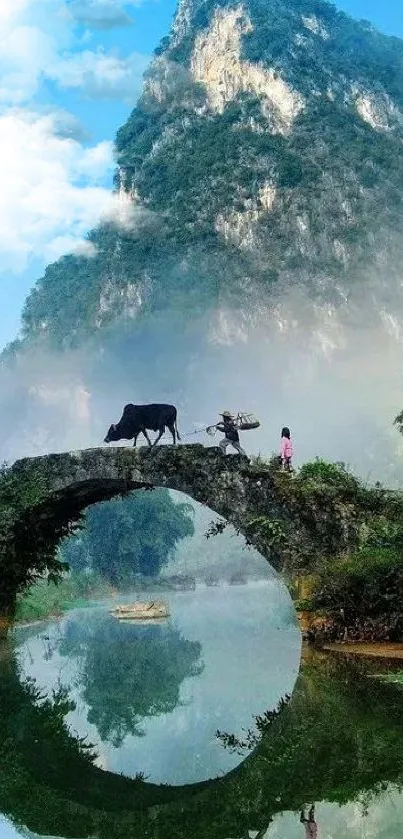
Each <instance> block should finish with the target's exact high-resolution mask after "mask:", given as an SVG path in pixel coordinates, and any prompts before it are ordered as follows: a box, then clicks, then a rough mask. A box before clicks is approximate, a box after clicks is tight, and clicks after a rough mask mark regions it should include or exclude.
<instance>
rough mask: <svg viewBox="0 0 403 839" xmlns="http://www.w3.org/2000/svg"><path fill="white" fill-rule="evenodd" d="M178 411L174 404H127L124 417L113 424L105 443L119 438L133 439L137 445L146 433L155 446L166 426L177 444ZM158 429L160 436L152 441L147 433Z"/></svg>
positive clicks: (149, 443)
mask: <svg viewBox="0 0 403 839" xmlns="http://www.w3.org/2000/svg"><path fill="white" fill-rule="evenodd" d="M176 417H177V411H176V408H175V407H174V406H173V405H125V407H124V409H123V414H122V419H121V420H119V422H118V423H117V424H116V425H111V427H110V429H109V431H108V433H107V435H106V437H105V443H112V442H113V443H116V442H117V441H118V440H132V439H133V446H135V445H136V442H137V437H138V436H139V434H140V433H141V434H144V437H145V438H146V440H147V443H148V445H149V446H155V445H156V444H157V443H158V440H160V439H161V437H162V435H163V433H164V431H165V427H168V428H169V430H170V432H171V434H172V437H173V441H174V445H176V438H178V440H180V436H179V432H178V426H177V422H176ZM147 429H149V430H150V431H158V432H159V434H158V437H157V439H156V440H154V443H151V440H150V438H149V436H148V434H147Z"/></svg>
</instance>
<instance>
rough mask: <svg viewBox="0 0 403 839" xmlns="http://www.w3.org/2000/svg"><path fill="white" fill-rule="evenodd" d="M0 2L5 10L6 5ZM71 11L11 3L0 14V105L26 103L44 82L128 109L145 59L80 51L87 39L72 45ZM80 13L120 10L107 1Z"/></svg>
mask: <svg viewBox="0 0 403 839" xmlns="http://www.w3.org/2000/svg"><path fill="white" fill-rule="evenodd" d="M2 2H6V3H10V6H11V0H2ZM80 4H81V0H80ZM74 8H76V7H75V6H73V7H72V6H71V4H66V3H63V2H61V0H17V3H16V8H15V9H13V10H11V8H7V14H6V13H5V12H4V10H3V9H2V10H0V105H1V104H7V105H21V104H24V103H25V102H28V101H30V100H31V99H32V97H33V96H35V94H36V93H37V92H38V91H39V89H40V86H41V84H42V82H43V81H46V79H50V80H52V81H56V82H57V84H58V85H59V87H60V88H80V89H81V90H82V91H83V92H84V93H85V94H86V95H87V96H90V97H97V98H100V97H102V98H114V99H122V100H124V101H128V100H129V101H130V104H133V102H134V100H135V98H136V96H137V95H138V93H139V89H140V85H141V80H142V76H143V72H144V70H145V68H146V66H147V64H148V61H149V58H148V56H146V55H142V54H139V53H132V54H131V55H128V56H125V57H123V58H122V57H121V56H119V55H117V54H115V53H111V54H109V53H106V52H104V51H102V50H100V49H96V50H90V49H86V50H85V51H83V50H82V45H83V42H85V41H87V40H88V38H84V39H83V38H81V40H79V39H78V35H77V32H76V30H75V22H76V18H75V17H74V16H73V13H72V11H71V10H72V9H73V10H74ZM77 8H78V6H77ZM85 8H87V10H88V9H92V10H93V12H94V14H95V11H96V9H98V11H100V13H101V12H102V14H104V13H105V9H106V8H110V10H111V12H112V11H114V12H117V11H119V9H120V4H118V3H114V2H112V0H108V2H107V3H106V4H105V3H102V4H99V3H95V2H93V3H91V4H90V5H88V4H87V6H86V7H85V6H84V10H85Z"/></svg>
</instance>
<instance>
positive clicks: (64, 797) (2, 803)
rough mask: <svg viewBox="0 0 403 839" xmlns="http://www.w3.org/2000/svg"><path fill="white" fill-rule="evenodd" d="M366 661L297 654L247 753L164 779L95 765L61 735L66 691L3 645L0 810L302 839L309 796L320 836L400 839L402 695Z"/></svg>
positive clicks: (117, 833) (165, 832)
mask: <svg viewBox="0 0 403 839" xmlns="http://www.w3.org/2000/svg"><path fill="white" fill-rule="evenodd" d="M369 666H370V667H371V668H373V669H374V671H375V669H376V665H375V664H371V665H365V666H364V665H363V664H362V663H360V664H359V665H357V664H355V663H354V662H349V661H345V660H344V659H341V660H340V661H339V660H335V659H334V658H331V657H327V656H318V655H315V656H312V655H311V656H310V657H307V658H305V660H304V663H303V669H302V672H301V674H300V677H299V679H298V682H297V686H296V690H295V692H294V695H293V698H292V700H291V701H290V702H289V703H285V704H283V706H282V709H281V711H280V712H279V713H278V714H272V715H271V717H270V718H269V717H268V719H267V725H266V729H265V730H263V729H262V732H261V733H262V738H261V742H260V744H259V746H258V748H257V749H256V750H255V751H254V752H253V753H252V754H251V756H250V757H249V759H248V760H246V761H245V762H244V763H242V764H241V766H239V768H238V769H237V770H236V771H235V772H233V773H231V774H229V775H227V776H226V777H224V778H220V779H218V780H216V781H213V782H211V783H207V784H204V785H200V786H193V787H186V788H184V787H175V788H172V787H164V786H152V785H150V784H147V783H142V782H141V781H130V780H128V779H125V778H123V777H119V776H118V775H116V774H111V773H110V772H107V771H101V770H99V769H97V768H96V767H95V766H94V765H93V763H92V760H91V755H90V754H88V750H86V749H85V747H84V744H83V743H80V741H79V740H78V739H77V738H73V737H72V736H71V735H69V733H68V730H67V727H66V724H65V723H66V714H67V715H68V713H67V705H66V697H65V696H63V693H62V692H60V691H59V693H58V694H55V696H54V697H53V698H52V699H47V700H41V699H40V697H39V696H38V693H37V690H36V688H35V686H34V685H33V684H32V683H30V682H26V681H25V682H24V681H21V674H20V673H19V672H18V667H17V664H16V659H15V657H14V656H13V655H12V650H11V649H10V650H9V655H8V657H6V656H3V660H2V662H1V678H0V774H1V784H0V811H2V812H3V813H4V814H6V815H7V816H8V817H10V818H11V817H12V818H13V819H14V822H15V824H16V825H18V824H25V825H27V826H28V828H29V829H30V830H32V831H34V832H35V833H37V834H40V835H43V836H56V835H60V836H64V837H66V839H67V837H76V839H79V837H85V838H86V839H87V837H90V836H94V835H97V836H99V837H100V839H123V838H124V839H127V836H128V835H130V836H131V837H132V839H144V836H147V837H150V839H157V837H160V836H164V839H189V836H192V837H194V839H205V837H206V836H208V837H209V839H229V837H233V839H234V838H238V839H243V837H244V836H247V835H249V833H248V832H250V835H255V833H253V832H257V831H260V837H261V839H262V837H263V836H264V837H266V839H280V838H281V839H283V837H284V836H286V837H287V839H304V832H305V827H306V825H305V824H301V821H300V817H301V809H302V808H303V807H304V806H305V815H306V817H307V818H308V817H309V813H308V810H309V807H310V805H311V802H315V821H316V824H317V827H318V839H324V837H325V838H326V839H362V837H363V836H365V837H366V839H375V837H376V839H401V825H402V821H403V792H402V790H403V749H402V742H403V741H402V736H403V721H402V714H401V707H402V693H401V690H400V689H399V688H397V687H396V686H394V685H389V684H383V683H382V682H381V681H380V680H379V679H378V678H374V677H375V676H376V675H377V674H376V673H375V672H374V673H370V676H368V667H369ZM390 667H391V668H393V667H394V668H396V663H395V664H393V665H392V664H390ZM384 668H385V664H384V663H382V669H384ZM197 678H202V674H201V676H200V677H197ZM196 681H197V679H196ZM221 748H223V747H222V746H221ZM16 831H17V835H24V834H23V833H21V834H20V832H19V829H18V828H16ZM11 835H13V834H11Z"/></svg>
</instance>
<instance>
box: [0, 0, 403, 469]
mask: <svg viewBox="0 0 403 839" xmlns="http://www.w3.org/2000/svg"><path fill="white" fill-rule="evenodd" d="M402 114H403V45H402V42H401V41H399V40H398V39H396V38H387V37H385V36H382V35H380V34H378V33H377V32H376V31H374V30H373V29H372V28H371V27H370V26H369V25H368V24H365V23H362V22H360V23H358V22H355V21H353V20H352V19H351V18H349V17H348V16H347V15H345V14H343V13H342V12H338V11H337V10H336V8H335V7H334V6H332V5H330V4H329V3H327V2H324V0H270V2H268V0H243V2H232V1H231V0H220V2H218V3H217V2H216V0H204V1H203V2H201V0H181V2H180V4H179V8H178V11H177V15H176V18H175V21H174V24H173V28H172V32H171V33H170V35H169V36H167V37H166V38H165V39H163V41H162V43H161V45H160V47H159V48H158V49H157V50H156V54H155V57H154V60H153V62H152V64H151V66H150V68H149V70H148V71H147V73H146V77H145V83H144V90H143V94H142V96H141V98H140V100H139V102H138V105H137V107H136V108H135V109H134V110H133V112H132V114H131V115H130V117H129V119H128V120H127V122H126V124H125V125H124V126H123V127H122V128H121V129H120V130H119V132H118V135H117V140H116V152H117V162H118V168H117V173H116V197H117V202H118V209H117V213H116V218H115V220H114V221H113V222H112V221H109V222H106V221H103V222H102V223H101V224H100V225H99V227H98V228H96V229H95V230H93V231H91V232H90V233H89V235H88V247H87V249H86V253H81V254H75V255H68V256H66V257H63V258H62V259H60V260H59V261H58V262H57V263H54V264H53V265H50V266H49V267H48V268H47V269H46V272H45V276H44V277H43V278H41V279H40V280H39V281H38V283H37V285H36V287H35V289H34V290H33V291H32V293H31V294H30V296H29V298H28V300H27V302H26V306H25V311H24V315H23V330H22V340H21V342H17V344H16V345H15V346H14V348H12V349H11V350H10V353H11V355H13V354H14V360H15V364H16V366H17V375H15V374H14V375H13V377H12V381H11V382H7V383H6V384H3V383H2V386H1V388H0V389H1V391H2V393H5V394H8V393H9V392H10V391H11V394H12V396H11V399H9V401H8V403H7V405H5V406H3V407H2V415H5V414H6V411H7V410H8V411H9V412H10V413H11V414H12V416H13V419H14V417H15V416H18V417H21V424H20V427H18V428H16V426H15V422H13V423H7V428H6V429H5V432H4V434H3V438H5V440H4V442H6V441H8V439H9V438H11V443H10V444H8V443H7V446H6V451H5V455H4V456H5V457H6V458H7V459H8V460H11V459H14V458H15V457H16V456H17V454H18V452H21V450H22V441H24V449H23V451H24V453H25V452H27V453H28V452H30V451H32V450H33V449H32V446H31V441H32V437H34V440H35V446H36V448H35V449H34V451H41V452H43V451H46V450H49V449H50V448H52V449H53V450H54V448H55V447H57V446H59V445H60V448H61V449H66V448H72V447H73V446H77V447H80V446H83V447H86V446H87V445H91V444H93V443H94V442H95V441H96V440H98V439H102V437H98V436H97V432H98V429H97V430H96V432H95V433H94V431H93V429H94V424H95V422H97V419H98V417H99V415H100V413H101V412H102V417H104V416H105V417H106V414H107V411H106V409H105V411H103V409H104V406H105V404H106V403H107V398H106V396H105V395H104V394H105V393H106V391H107V394H108V397H109V398H110V402H111V403H112V402H113V404H119V406H120V404H122V402H121V400H123V399H124V400H125V401H126V402H127V401H128V400H134V401H147V400H148V401H154V400H161V401H162V400H166V401H170V402H171V401H175V402H176V403H177V404H178V407H180V409H181V413H182V415H183V413H184V410H185V409H186V413H187V419H186V422H189V423H193V421H195V420H199V419H201V420H202V421H204V418H205V419H206V421H208V420H209V418H208V416H206V414H207V413H208V412H210V409H211V408H213V409H214V415H215V413H216V411H217V410H218V409H219V405H218V402H219V401H220V400H221V399H222V398H225V401H226V402H227V403H228V406H229V407H232V404H234V401H235V399H236V400H238V398H239V399H241V397H242V403H243V404H242V405H240V407H241V408H243V407H244V406H245V407H246V408H249V407H250V409H251V410H255V411H256V412H257V413H258V414H260V413H261V414H262V415H264V414H265V413H266V414H267V413H268V412H269V411H270V412H272V410H273V408H272V404H273V399H271V395H270V390H271V391H274V392H275V393H276V395H277V396H278V398H279V399H281V397H282V395H283V393H284V399H283V402H282V404H281V408H279V411H278V415H277V414H276V416H275V425H276V426H277V424H278V425H279V429H280V428H281V424H283V422H284V421H286V422H289V420H288V419H287V416H284V414H289V415H290V414H292V416H295V418H296V422H298V424H299V427H300V428H299V433H300V436H301V435H302V433H303V430H304V428H303V426H306V425H307V424H308V423H311V422H312V417H311V416H310V417H308V418H307V417H306V414H305V416H304V417H303V415H304V413H305V407H306V404H307V400H306V397H305V394H304V392H302V390H303V386H304V385H303V384H302V385H301V381H303V379H304V378H306V379H307V380H308V388H312V387H313V386H314V385H315V384H316V379H315V370H313V372H312V368H314V366H315V364H317V365H320V364H322V368H323V367H325V366H326V365H327V363H328V360H329V359H330V360H331V361H333V360H335V363H337V360H338V358H339V357H340V356H341V357H342V362H341V363H342V364H345V366H346V369H347V373H348V374H349V375H350V371H352V373H351V378H352V382H351V386H350V392H349V393H348V395H346V399H345V404H343V405H342V406H340V405H339V402H340V400H338V401H337V402H336V400H335V402H336V404H335V405H333V410H335V409H336V410H339V412H340V417H339V421H338V423H337V422H335V423H334V424H335V426H336V428H337V426H342V427H344V425H345V426H347V427H348V433H346V434H344V438H345V440H350V439H351V440H352V438H353V437H354V435H357V437H358V445H357V444H356V443H355V441H354V440H352V442H351V447H350V448H349V450H348V451H346V447H347V444H345V445H344V446H343V447H341V446H340V448H338V449H337V451H335V450H334V448H332V446H333V442H332V440H331V441H330V442H329V444H328V443H327V437H326V433H323V434H322V438H321V440H320V447H319V451H320V453H321V454H323V455H324V456H325V457H328V458H329V459H337V460H344V461H345V462H348V463H352V464H353V466H354V468H359V469H360V471H361V472H362V473H363V474H368V472H371V473H372V474H374V471H375V469H376V467H375V469H374V460H375V459H378V458H379V459H380V458H381V457H383V455H384V453H385V452H387V451H389V450H390V449H392V451H391V456H390V458H389V459H388V462H387V463H386V464H385V469H383V468H382V471H381V470H378V471H377V472H376V475H377V477H380V478H382V479H383V480H384V479H385V475H386V474H387V469H388V467H389V465H390V464H391V463H392V464H393V466H394V464H395V463H396V461H397V457H396V454H395V451H393V449H394V448H395V446H394V444H393V442H392V443H391V442H390V441H389V440H385V439H384V438H383V439H382V441H381V444H380V445H379V448H378V449H377V450H376V453H375V455H374V454H373V448H374V440H375V441H376V440H379V439H380V435H381V433H382V434H383V433H384V431H383V430H382V431H381V428H382V429H385V426H386V425H387V424H389V422H390V421H391V418H392V417H393V415H394V413H396V410H395V409H396V408H397V407H398V403H397V402H396V396H395V393H396V388H397V385H396V381H395V379H394V375H393V373H392V372H391V371H393V369H394V367H396V368H397V365H398V364H399V363H400V358H401V352H400V349H399V342H401V340H402V336H403V286H402V284H401V268H400V266H401V264H402V258H403V244H402V243H403V235H402V233H403V210H402V207H403V202H402V196H403V155H402V141H403V116H402ZM364 330H365V333H364ZM363 333H364V337H362V335H363ZM389 342H390V343H391V344H392V345H393V348H394V349H393V351H392V352H391V351H390V347H389ZM357 344H359V345H360V347H361V346H363V347H364V349H362V350H361V349H360V348H359V349H357ZM385 346H386V349H385ZM72 348H74V352H75V353H76V354H75V355H74V356H73V357H71V356H70V355H69V353H68V352H66V351H67V350H72ZM368 348H371V349H368ZM367 349H368V352H367ZM34 350H36V351H37V352H38V353H40V356H41V357H40V359H39V360H37V359H36V358H34V356H33V352H34ZM54 350H58V351H61V352H62V354H61V356H58V361H59V362H60V366H62V367H63V364H65V367H64V368H63V376H64V378H65V379H66V380H67V384H66V388H65V389H66V390H67V392H68V397H67V405H64V404H63V405H62V398H63V397H62V395H60V386H59V379H61V378H63V377H61V375H60V370H59V368H57V370H56V371H55V373H54V381H50V382H49V381H47V382H46V388H45V389H44V387H43V384H44V381H43V380H44V378H45V376H44V373H43V369H44V367H45V368H46V370H47V369H49V368H48V367H47V366H46V360H47V354H48V353H49V351H52V352H54ZM369 352H373V356H372V357H371V358H369ZM63 353H64V355H63ZM44 357H45V358H44ZM296 357H298V363H296V360H295V359H296ZM32 359H33V360H32ZM65 359H67V360H66V361H65ZM318 359H319V360H318ZM69 363H70V368H69V372H68V373H67V372H66V369H65V368H66V367H68V364H69ZM301 365H302V367H303V370H302V372H303V375H300V369H299V368H300V366H301ZM354 365H355V368H356V369H353V368H354ZM376 365H379V367H380V372H379V376H378V385H375V386H373V385H372V384H371V385H370V386H368V387H367V390H368V393H365V394H362V393H361V392H360V393H358V390H357V382H358V383H359V384H360V385H361V383H362V382H363V381H364V386H365V381H366V382H368V376H369V373H368V370H367V368H369V367H370V368H371V371H370V373H371V376H373V371H374V369H375V366H376ZM21 368H22V371H21ZM280 368H281V370H282V371H284V373H283V374H282V375H281V376H280V375H279V373H278V370H279V369H280ZM297 368H298V374H296V373H295V371H296V369H297ZM322 368H321V370H320V374H321V386H318V387H317V391H316V393H315V395H314V399H313V400H312V402H313V401H315V400H316V402H317V403H319V404H318V408H315V410H316V412H317V411H318V410H319V409H320V407H321V402H322V401H323V403H326V405H325V408H324V410H323V413H322V417H321V418H320V419H318V417H317V416H316V418H315V422H316V425H317V426H319V427H322V428H323V427H324V426H325V424H326V422H327V413H328V410H327V409H328V403H327V399H328V396H327V395H325V396H324V397H323V396H322V394H323V391H324V390H325V389H326V386H327V385H328V382H329V375H328V371H327V369H326V370H325V371H323V369H322ZM50 369H52V368H50ZM71 370H73V373H71ZM385 371H386V374H385ZM331 372H332V371H331ZM365 377H367V378H365ZM48 378H51V376H48ZM316 378H319V377H316ZM21 379H23V385H22V390H23V394H22V395H21V393H20V392H19V391H18V389H17V385H19V384H20V382H21ZM280 379H281V380H280ZM344 380H345V374H344V370H343V371H342V374H340V373H339V376H338V378H337V377H336V379H335V383H334V390H336V389H337V388H339V390H340V391H341V392H342V394H344V393H345V388H344ZM312 381H313V383H314V384H313V385H312ZM340 382H343V385H342V386H341V385H340ZM378 386H379V388H380V389H381V390H382V395H381V398H380V397H379V394H378V393H376V391H377V387H378ZM82 390H86V391H89V392H90V393H91V396H92V397H93V399H92V402H93V404H92V407H91V410H92V416H91V418H90V420H89V421H88V428H89V429H90V430H88V431H87V430H86V429H84V428H83V426H82V424H81V425H80V426H79V427H78V422H76V429H77V431H76V433H72V434H69V430H70V426H71V424H72V423H73V419H71V417H69V422H68V423H65V422H63V415H64V412H65V411H70V406H71V405H72V404H73V399H74V398H75V394H76V393H81V392H82ZM298 390H299V397H298V398H299V403H298V405H297V404H296V399H297V391H298ZM267 393H269V395H268V396H267V399H266V398H265V395H266V394H267ZM69 394H70V397H69ZM374 394H376V395H374ZM269 399H270V402H269ZM12 400H15V403H16V405H17V408H14V405H12V407H10V406H9V402H11V401H12ZM207 402H208V404H207V407H206V403H207ZM25 403H27V407H26V409H25ZM123 404H124V402H123ZM311 404H312V403H311ZM350 404H351V405H352V407H351V410H350ZM362 406H365V408H363V407H362ZM235 407H238V406H235V404H234V408H235ZM108 410H109V409H108ZM57 411H59V412H60V413H59V414H57ZM282 411H283V412H284V414H283V417H281V416H280V412H282ZM381 412H382V414H381ZM362 414H364V416H362ZM350 418H351V424H353V423H355V424H356V428H355V429H354V428H352V429H350V427H349V423H350ZM367 418H370V419H369V420H368V422H369V425H370V426H371V423H372V422H373V423H374V428H372V427H370V428H369V429H368V443H366V444H365V445H363V442H362V435H363V431H362V427H363V423H364V422H366V421H367ZM109 422H110V419H109ZM280 423H281V424H280ZM206 424H207V422H206ZM27 429H29V431H27ZM84 433H85V437H84ZM27 437H28V439H27ZM307 437H309V434H307ZM25 441H26V442H25ZM310 445H311V444H310V443H309V446H310ZM325 445H326V446H327V448H326V449H324V448H323V447H324V446H325ZM264 446H265V448H264V449H261V450H265V451H267V448H268V446H269V439H267V440H265V442H264ZM272 446H273V442H271V443H270V450H272V449H271V447H272ZM364 449H365V452H364V453H363V456H362V460H363V462H362V463H361V462H360V463H357V460H356V459H353V458H356V457H357V452H358V453H361V452H363V451H364ZM319 451H318V450H316V451H313V450H312V448H308V444H307V449H306V450H305V451H304V452H303V454H302V458H304V459H308V458H311V457H312V456H314V455H315V454H319ZM367 451H368V455H367Z"/></svg>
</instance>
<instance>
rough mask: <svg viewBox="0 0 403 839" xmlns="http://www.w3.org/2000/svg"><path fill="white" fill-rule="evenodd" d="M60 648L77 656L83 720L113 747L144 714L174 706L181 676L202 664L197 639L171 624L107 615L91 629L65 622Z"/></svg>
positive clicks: (137, 725)
mask: <svg viewBox="0 0 403 839" xmlns="http://www.w3.org/2000/svg"><path fill="white" fill-rule="evenodd" d="M117 650H118V651H119V654H118V655H117V654H116V651H117ZM60 653H61V654H62V655H65V656H69V657H70V656H71V657H77V658H79V659H80V661H81V668H80V672H81V677H80V683H81V690H82V697H83V699H84V701H85V702H86V703H87V705H88V706H89V709H90V710H89V713H88V722H90V723H91V724H93V725H95V726H96V727H97V729H98V731H99V734H100V736H101V738H102V740H103V741H109V742H111V743H112V744H113V745H114V746H115V747H118V746H120V745H121V744H122V743H123V740H124V739H125V737H126V735H128V734H132V735H137V736H142V734H143V732H142V729H141V722H142V720H144V718H146V717H153V716H157V715H158V714H166V713H169V712H170V711H173V710H174V708H176V706H177V705H178V704H179V703H180V688H181V684H182V682H183V681H184V679H186V678H189V677H191V676H197V675H199V674H200V673H201V672H202V670H203V663H202V661H201V660H200V655H201V645H200V644H199V643H198V642H197V641H188V640H186V638H183V636H182V635H181V634H180V632H178V630H176V629H173V628H172V627H171V626H169V625H164V626H150V625H148V626H138V625H133V624H121V623H119V622H118V621H116V620H115V619H114V618H109V617H107V618H103V619H101V620H100V621H99V622H97V623H96V625H95V629H89V628H88V626H87V625H85V624H83V623H82V622H77V623H75V622H73V621H71V622H69V623H68V625H67V627H66V633H65V636H64V638H63V639H62V641H61V644H60Z"/></svg>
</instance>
